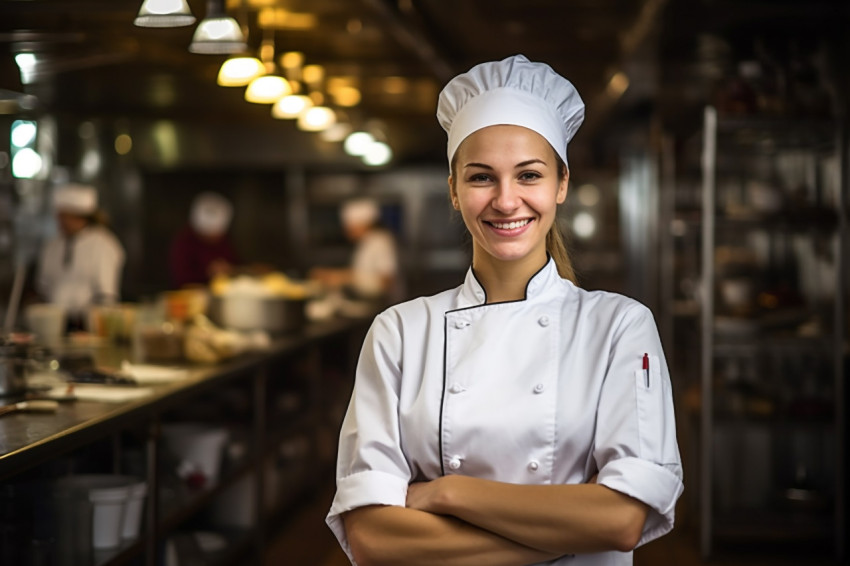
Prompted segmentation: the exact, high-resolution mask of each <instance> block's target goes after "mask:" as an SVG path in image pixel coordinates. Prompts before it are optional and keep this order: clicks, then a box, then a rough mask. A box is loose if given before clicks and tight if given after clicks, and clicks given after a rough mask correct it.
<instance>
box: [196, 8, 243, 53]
mask: <svg viewBox="0 0 850 566" xmlns="http://www.w3.org/2000/svg"><path fill="white" fill-rule="evenodd" d="M247 48H248V46H247V44H246V43H245V36H244V35H243V34H242V30H241V29H240V27H239V24H238V23H237V22H236V20H235V19H233V18H231V17H230V16H228V15H227V14H226V13H225V11H224V6H223V5H222V2H221V0H209V2H208V3H207V15H206V17H205V18H204V19H203V20H202V21H201V23H200V24H198V27H197V28H196V29H195V35H193V36H192V43H191V45H189V51H191V52H192V53H204V54H212V55H218V54H223V53H239V52H240V51H245V50H246V49H247Z"/></svg>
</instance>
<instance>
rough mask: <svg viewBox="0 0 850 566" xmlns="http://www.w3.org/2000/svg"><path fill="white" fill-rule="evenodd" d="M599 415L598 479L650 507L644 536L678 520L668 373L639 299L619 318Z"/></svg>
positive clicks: (678, 475)
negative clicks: (646, 367) (646, 363)
mask: <svg viewBox="0 0 850 566" xmlns="http://www.w3.org/2000/svg"><path fill="white" fill-rule="evenodd" d="M644 355H646V356H647V361H648V366H649V367H648V369H646V370H644V363H643V362H644ZM597 416H598V418H597V429H596V435H595V438H594V442H595V445H594V451H593V456H594V459H595V461H596V464H597V467H598V469H599V477H598V480H597V481H598V483H600V484H602V485H605V486H606V487H609V488H611V489H614V490H616V491H619V492H621V493H624V494H626V495H629V496H631V497H633V498H635V499H637V500H639V501H642V502H644V503H646V504H647V505H648V506H649V507H650V514H649V516H648V517H647V521H646V525H645V527H644V532H643V534H642V536H641V539H640V542H639V545H641V544H645V543H647V542H649V541H651V540H653V539H655V538H658V537H660V536H662V535H664V534H666V533H667V532H669V531H670V530H671V529H672V528H673V522H674V515H675V505H676V501H677V499H678V498H679V496H680V495H681V494H682V491H683V489H684V488H683V483H682V478H683V476H682V462H681V457H680V455H679V448H678V444H677V441H676V419H675V414H674V408H673V392H672V385H671V381H670V374H669V371H668V368H667V362H666V360H665V357H664V352H663V351H662V347H661V340H660V338H659V336H658V330H657V328H656V326H655V320H654V319H653V317H652V313H651V312H650V311H649V309H647V308H646V307H645V306H643V305H640V304H638V303H635V304H634V305H632V306H631V307H630V308H629V309H627V310H626V311H625V312H624V313H623V314H622V316H621V317H620V319H619V321H617V323H616V328H615V331H614V334H613V336H612V342H611V350H610V354H609V358H608V368H607V371H606V375H605V382H604V384H603V386H602V394H601V397H600V401H599V408H598V415H597Z"/></svg>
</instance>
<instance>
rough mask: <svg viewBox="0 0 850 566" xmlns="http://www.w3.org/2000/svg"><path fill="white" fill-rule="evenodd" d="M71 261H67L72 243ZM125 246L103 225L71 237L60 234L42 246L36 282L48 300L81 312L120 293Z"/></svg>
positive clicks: (112, 301)
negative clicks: (67, 254)
mask: <svg viewBox="0 0 850 566" xmlns="http://www.w3.org/2000/svg"><path fill="white" fill-rule="evenodd" d="M69 245H70V246H71V247H72V250H71V251H70V254H71V255H70V256H69V257H70V261H66V253H67V252H68V246H69ZM123 267H124V248H123V247H122V246H121V244H120V243H119V242H118V239H117V238H116V237H115V236H114V235H113V234H112V232H110V231H109V230H108V229H107V228H105V227H103V226H98V225H94V226H86V227H85V228H83V229H82V230H80V231H79V232H78V233H77V234H76V235H75V236H74V237H73V238H71V239H70V240H69V239H68V238H66V237H64V236H58V237H56V238H54V239H52V240H50V241H48V242H47V243H46V244H45V246H44V248H43V249H42V250H41V255H40V258H39V264H38V275H37V280H36V286H37V289H38V291H39V293H40V294H41V295H42V296H43V297H45V298H46V299H47V301H48V302H50V303H54V304H58V305H61V306H63V307H65V308H66V309H67V310H68V312H71V313H76V314H81V313H83V311H85V309H86V308H87V307H89V306H90V305H92V304H98V303H101V304H103V303H107V304H108V303H114V302H116V301H117V300H118V299H119V297H120V285H121V270H122V269H123Z"/></svg>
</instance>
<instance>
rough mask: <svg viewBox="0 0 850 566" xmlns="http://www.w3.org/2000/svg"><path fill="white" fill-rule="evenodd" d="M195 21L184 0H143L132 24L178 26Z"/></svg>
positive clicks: (147, 26) (152, 26)
mask: <svg viewBox="0 0 850 566" xmlns="http://www.w3.org/2000/svg"><path fill="white" fill-rule="evenodd" d="M193 23H195V16H193V15H192V10H191V9H190V8H189V4H188V3H187V2H186V0H145V1H144V2H142V7H141V8H139V13H138V15H137V16H136V19H135V20H133V24H135V25H137V26H139V27H144V28H178V27H183V26H189V25H192V24H193Z"/></svg>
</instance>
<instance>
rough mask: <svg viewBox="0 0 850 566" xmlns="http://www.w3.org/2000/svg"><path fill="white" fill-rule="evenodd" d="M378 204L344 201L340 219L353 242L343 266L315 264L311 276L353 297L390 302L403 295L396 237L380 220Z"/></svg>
mask: <svg viewBox="0 0 850 566" xmlns="http://www.w3.org/2000/svg"><path fill="white" fill-rule="evenodd" d="M380 219H381V208H380V205H379V204H378V203H377V202H376V201H375V200H374V199H370V198H356V199H351V200H349V201H346V202H345V203H344V204H343V206H342V208H341V209H340V220H341V222H342V228H343V230H344V232H345V236H346V238H347V239H348V240H349V241H350V242H352V243H353V244H354V250H353V252H352V255H351V261H350V263H349V265H348V267H345V268H315V269H313V270H312V271H311V273H310V276H311V278H313V279H317V280H319V281H321V282H323V283H324V284H325V285H327V286H329V287H332V288H341V289H343V290H344V291H345V292H346V293H347V294H348V295H349V296H350V298H352V299H355V300H362V301H371V302H375V303H378V304H393V303H396V302H398V301H400V300H401V298H402V296H403V295H404V290H403V287H402V280H401V277H400V272H399V259H398V249H397V242H396V238H395V236H394V235H393V233H392V232H391V231H390V230H389V229H387V228H386V227H385V226H384V225H383V224H381V222H380Z"/></svg>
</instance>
